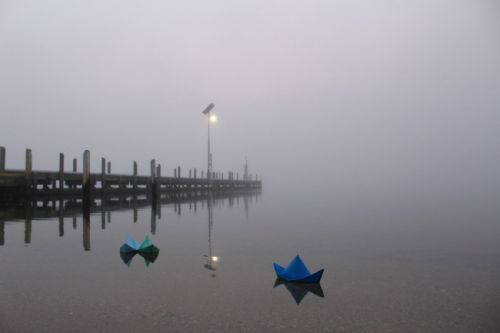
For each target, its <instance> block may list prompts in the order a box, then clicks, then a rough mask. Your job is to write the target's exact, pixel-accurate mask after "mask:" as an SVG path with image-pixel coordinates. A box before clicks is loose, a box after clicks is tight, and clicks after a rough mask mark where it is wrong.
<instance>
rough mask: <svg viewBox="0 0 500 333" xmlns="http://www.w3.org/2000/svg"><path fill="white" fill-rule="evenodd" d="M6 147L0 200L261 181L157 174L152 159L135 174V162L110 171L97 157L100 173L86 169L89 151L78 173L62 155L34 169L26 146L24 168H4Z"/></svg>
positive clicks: (257, 184)
mask: <svg viewBox="0 0 500 333" xmlns="http://www.w3.org/2000/svg"><path fill="white" fill-rule="evenodd" d="M5 156H6V150H5V148H4V147H0V200H1V198H5V197H9V196H15V197H19V196H51V195H57V196H60V195H81V196H82V197H84V198H85V197H88V196H90V195H97V194H106V193H108V194H112V193H152V194H153V195H157V194H158V193H162V192H172V191H209V190H236V189H259V188H261V187H262V182H261V180H257V179H256V177H253V176H251V175H248V174H246V173H245V174H244V175H243V177H242V179H239V174H238V173H236V174H235V173H234V172H229V173H227V175H226V178H224V174H222V173H213V174H212V175H206V174H205V175H204V174H203V171H202V172H201V177H198V175H197V170H196V168H194V169H192V170H189V172H188V177H182V176H181V167H180V166H178V167H176V168H175V169H174V176H173V177H163V176H162V175H161V172H162V170H161V165H160V164H158V165H157V164H156V161H155V160H154V159H153V160H151V162H150V166H151V167H150V174H149V175H147V176H145V175H139V174H138V168H137V163H136V162H133V164H132V174H131V175H124V174H112V173H111V163H110V162H106V159H104V158H102V159H101V172H100V173H91V172H90V152H89V151H88V150H86V151H85V152H84V154H83V163H82V172H77V160H76V159H73V169H72V171H66V170H65V163H64V154H60V156H59V170H58V171H35V170H33V168H32V165H33V158H32V152H31V150H30V149H27V150H26V155H25V156H26V157H25V168H24V170H7V169H6V168H5V161H6V158H5Z"/></svg>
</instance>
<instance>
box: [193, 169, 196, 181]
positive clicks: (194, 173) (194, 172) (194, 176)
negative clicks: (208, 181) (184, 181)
mask: <svg viewBox="0 0 500 333" xmlns="http://www.w3.org/2000/svg"><path fill="white" fill-rule="evenodd" d="M193 178H194V179H196V168H194V170H193Z"/></svg>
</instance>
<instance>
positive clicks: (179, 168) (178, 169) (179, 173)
mask: <svg viewBox="0 0 500 333" xmlns="http://www.w3.org/2000/svg"><path fill="white" fill-rule="evenodd" d="M177 178H181V166H180V165H179V166H178V167H177Z"/></svg>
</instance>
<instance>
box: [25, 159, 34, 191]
mask: <svg viewBox="0 0 500 333" xmlns="http://www.w3.org/2000/svg"><path fill="white" fill-rule="evenodd" d="M32 171H33V156H32V154H31V149H26V163H25V169H24V176H25V180H26V191H30V190H31V186H32V182H33V179H32Z"/></svg>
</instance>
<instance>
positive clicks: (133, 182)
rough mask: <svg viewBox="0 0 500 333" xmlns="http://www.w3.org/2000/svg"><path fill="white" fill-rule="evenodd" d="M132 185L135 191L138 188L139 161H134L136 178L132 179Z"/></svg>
mask: <svg viewBox="0 0 500 333" xmlns="http://www.w3.org/2000/svg"><path fill="white" fill-rule="evenodd" d="M132 187H133V188H134V192H135V191H136V190H137V162H136V161H134V178H133V179H132Z"/></svg>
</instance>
